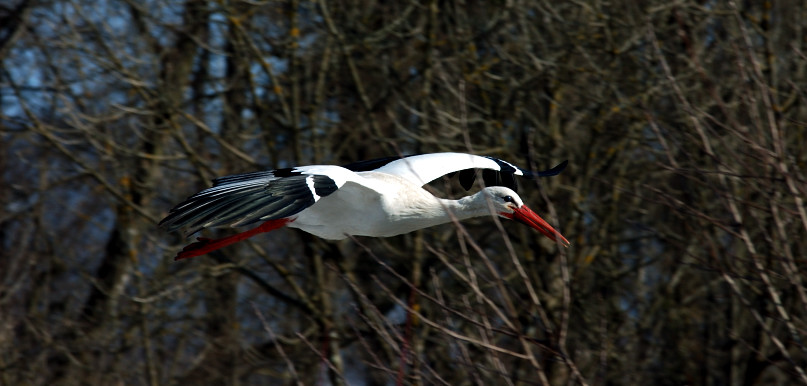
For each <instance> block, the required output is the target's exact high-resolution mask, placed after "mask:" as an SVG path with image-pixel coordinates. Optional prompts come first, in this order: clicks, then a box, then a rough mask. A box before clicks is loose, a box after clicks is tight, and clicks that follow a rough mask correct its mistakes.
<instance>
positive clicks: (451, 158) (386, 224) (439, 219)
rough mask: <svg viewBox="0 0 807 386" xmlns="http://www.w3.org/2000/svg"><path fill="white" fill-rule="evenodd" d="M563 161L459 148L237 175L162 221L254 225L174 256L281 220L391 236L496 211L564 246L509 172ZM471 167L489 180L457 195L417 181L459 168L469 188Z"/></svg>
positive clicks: (169, 225) (326, 230) (319, 230)
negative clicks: (523, 161) (440, 194)
mask: <svg viewBox="0 0 807 386" xmlns="http://www.w3.org/2000/svg"><path fill="white" fill-rule="evenodd" d="M566 164H567V162H566V161H564V162H563V163H561V164H560V165H558V166H555V167H554V168H552V169H549V170H545V171H540V172H536V173H532V172H529V171H527V170H524V169H521V168H519V167H517V166H515V165H513V164H510V163H508V162H505V161H502V160H499V159H496V158H493V157H483V156H476V155H471V154H463V153H434V154H422V155H415V156H408V157H404V158H400V157H387V158H381V159H375V160H370V161H362V162H356V163H352V164H349V165H345V166H333V165H312V166H298V167H294V168H286V169H277V170H270V171H263V172H254V173H246V174H236V175H232V176H227V177H220V178H216V179H215V180H213V187H210V188H208V189H205V190H203V191H201V192H199V193H196V194H194V195H193V196H191V197H189V198H188V199H187V200H185V202H183V203H181V204H179V205H177V206H176V207H174V208H173V209H171V211H170V213H169V214H168V216H167V217H166V218H164V219H163V220H162V221H161V222H160V226H162V227H165V228H166V229H168V230H169V231H174V230H177V229H179V228H183V227H189V228H190V232H189V233H195V232H197V231H199V230H201V229H203V228H214V227H221V226H231V227H237V226H245V225H251V224H255V223H259V222H261V225H259V226H257V227H256V228H253V229H250V230H247V231H245V232H241V233H238V234H235V235H232V236H229V237H224V238H221V239H216V240H212V239H208V238H202V237H200V238H198V239H197V240H198V241H197V242H195V243H192V244H190V245H188V246H186V247H185V248H184V249H183V250H182V251H181V252H179V253H178V254H177V256H176V260H179V259H185V258H189V257H194V256H199V255H204V254H206V253H208V252H211V251H214V250H216V249H219V248H222V247H224V246H227V245H230V244H232V243H235V242H238V241H241V240H244V239H246V238H249V237H252V236H254V235H256V234H258V233H262V232H269V231H272V230H275V229H278V228H281V227H283V226H288V227H291V228H298V229H301V230H303V231H306V232H308V233H311V234H313V235H316V236H319V237H321V238H324V239H328V240H341V239H344V238H347V237H349V236H373V237H389V236H395V235H400V234H403V233H408V232H412V231H414V230H417V229H422V228H427V227H431V226H434V225H439V224H444V223H448V222H450V221H451V220H452V218H457V219H459V220H464V219H468V218H471V217H479V216H485V215H490V214H493V213H495V214H497V215H499V216H501V217H505V218H509V219H513V220H516V221H519V222H521V223H524V224H526V225H528V226H530V227H532V228H534V229H537V230H538V231H539V232H541V233H543V234H544V235H545V236H547V237H549V238H550V239H552V240H553V241H556V242H559V243H561V244H562V245H563V246H565V247H568V246H569V241H567V240H566V238H565V237H563V235H561V234H560V232H558V231H556V230H555V229H554V228H552V226H550V225H549V224H548V223H547V222H546V221H544V220H543V219H542V218H541V217H540V216H538V215H537V214H536V213H535V212H533V211H532V210H531V209H530V208H528V207H527V206H526V205H524V203H523V202H522V201H521V198H520V197H519V196H518V194H516V192H515V190H516V189H517V185H516V181H515V178H514V177H513V176H514V175H518V176H525V177H530V178H536V177H545V176H554V175H556V174H558V173H560V172H561V171H562V170H563V169H564V168H565V167H566ZM475 169H483V173H482V177H483V180H484V181H485V184H486V186H487V187H485V188H483V189H482V190H481V191H479V192H478V193H476V194H474V195H471V196H467V197H463V198H461V199H459V200H448V199H441V198H437V197H435V196H434V195H432V194H431V193H429V192H427V191H426V190H425V189H423V188H422V186H423V185H425V184H427V183H428V182H430V181H432V180H435V179H437V178H439V177H441V176H443V175H446V174H451V173H455V172H459V179H460V184H461V185H462V186H463V187H464V188H465V189H466V190H468V189H470V188H471V186H472V185H473V182H474V179H475V178H476V171H475Z"/></svg>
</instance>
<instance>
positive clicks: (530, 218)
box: [502, 205, 569, 248]
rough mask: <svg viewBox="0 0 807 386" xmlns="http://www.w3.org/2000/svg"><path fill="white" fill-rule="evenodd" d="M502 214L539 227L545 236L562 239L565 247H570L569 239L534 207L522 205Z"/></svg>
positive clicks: (536, 227) (557, 239) (539, 230)
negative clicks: (535, 210)
mask: <svg viewBox="0 0 807 386" xmlns="http://www.w3.org/2000/svg"><path fill="white" fill-rule="evenodd" d="M502 216H504V217H507V218H510V219H513V220H516V221H518V222H520V223H522V224H524V225H527V226H529V227H530V228H534V229H537V230H538V232H541V233H543V234H544V236H546V237H549V238H550V239H551V240H552V241H555V242H558V241H560V243H561V244H562V245H563V246H564V247H567V248H568V247H569V240H566V238H565V237H563V235H562V234H560V232H558V231H556V230H555V228H552V226H551V225H549V223H547V222H546V221H544V219H542V218H541V216H539V215H538V214H536V213H535V212H533V211H532V209H530V208H527V206H526V205H522V206H521V208H515V209H513V213H502Z"/></svg>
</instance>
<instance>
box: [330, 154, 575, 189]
mask: <svg viewBox="0 0 807 386" xmlns="http://www.w3.org/2000/svg"><path fill="white" fill-rule="evenodd" d="M567 164H568V162H567V161H563V162H561V163H560V164H558V165H557V166H555V167H553V168H551V169H548V170H543V171H539V172H534V173H533V172H530V171H529V170H525V169H521V168H519V167H518V166H515V165H513V164H511V163H509V162H506V161H502V160H500V159H498V158H493V157H486V156H478V155H473V154H465V153H432V154H421V155H413V156H407V157H404V158H400V157H386V158H379V159H375V160H370V161H361V162H356V163H352V164H348V165H345V166H344V167H345V168H346V169H350V170H353V171H367V170H374V171H377V172H382V173H387V174H394V175H396V176H399V177H402V178H404V179H407V180H409V181H411V182H413V183H416V184H419V185H425V184H427V183H429V182H431V181H433V180H435V179H437V178H439V177H442V176H444V175H446V174H451V173H456V172H459V179H460V184H461V185H462V187H463V188H465V190H468V189H470V188H471V187H472V186H473V183H474V181H475V179H476V170H475V169H482V170H483V172H482V178H483V180H484V181H485V185H487V186H506V187H508V188H510V189H513V190H518V184H517V183H516V180H515V177H514V176H524V177H527V178H537V177H549V176H554V175H557V174H558V173H560V172H562V171H563V169H565V168H566V165H567Z"/></svg>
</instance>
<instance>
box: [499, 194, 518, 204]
mask: <svg viewBox="0 0 807 386" xmlns="http://www.w3.org/2000/svg"><path fill="white" fill-rule="evenodd" d="M502 200H504V202H512V203H515V202H516V200H514V199H513V197H512V196H504V197H502Z"/></svg>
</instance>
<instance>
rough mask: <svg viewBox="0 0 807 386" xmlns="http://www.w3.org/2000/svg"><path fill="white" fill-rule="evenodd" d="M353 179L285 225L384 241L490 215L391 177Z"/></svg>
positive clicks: (333, 236) (361, 174)
mask: <svg viewBox="0 0 807 386" xmlns="http://www.w3.org/2000/svg"><path fill="white" fill-rule="evenodd" d="M356 177H357V178H356V179H354V180H352V181H348V182H346V183H345V184H344V185H342V186H341V187H340V188H339V190H337V191H336V192H334V193H333V194H331V195H329V196H327V197H322V198H320V199H319V200H318V201H317V203H316V204H314V205H312V206H310V207H308V208H307V209H306V210H304V211H302V212H300V214H299V215H298V216H297V218H296V219H295V220H294V221H293V222H291V223H289V224H288V225H287V226H288V227H291V228H298V229H301V230H304V231H306V232H308V233H311V234H313V235H316V236H318V237H321V238H323V239H328V240H341V239H344V238H346V237H348V235H353V236H373V237H389V236H395V235H400V234H403V233H409V232H412V231H414V230H418V229H423V228H427V227H431V226H435V225H440V224H445V223H448V222H450V221H451V216H452V215H453V216H456V217H457V219H459V220H463V219H466V218H470V217H476V216H481V215H483V214H485V213H488V214H489V213H493V212H491V209H489V208H487V207H486V206H485V205H484V204H483V202H480V203H482V205H476V206H475V209H473V210H471V209H472V207H471V206H470V205H469V201H472V200H469V198H470V197H466V198H465V199H461V200H456V201H455V200H445V199H440V198H437V197H435V196H434V195H432V194H431V193H429V192H428V191H426V190H425V189H423V188H422V187H420V186H418V185H416V184H414V183H412V182H410V181H408V180H406V179H404V178H401V177H398V176H395V175H391V174H386V173H380V172H358V173H356ZM499 189H507V188H499ZM508 190H509V189H508ZM509 194H512V195H513V196H516V195H515V193H514V192H512V191H510V193H509ZM471 197H474V196H471ZM516 197H517V196H516ZM479 198H482V196H481V195H480V196H479Z"/></svg>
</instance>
